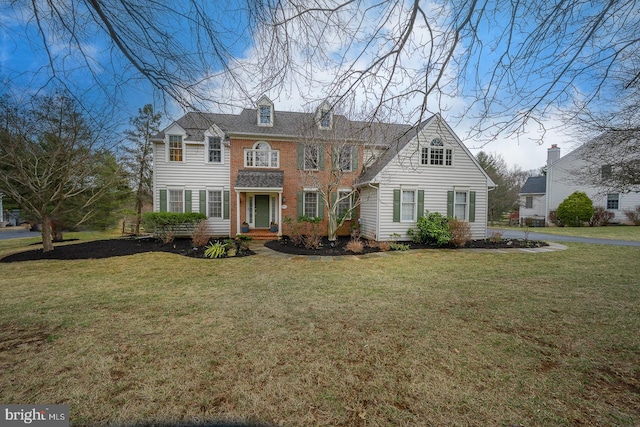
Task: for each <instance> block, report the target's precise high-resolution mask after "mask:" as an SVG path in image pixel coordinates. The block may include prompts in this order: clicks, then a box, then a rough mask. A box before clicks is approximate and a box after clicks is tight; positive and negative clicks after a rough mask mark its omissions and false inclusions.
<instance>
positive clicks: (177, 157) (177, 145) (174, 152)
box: [169, 135, 182, 162]
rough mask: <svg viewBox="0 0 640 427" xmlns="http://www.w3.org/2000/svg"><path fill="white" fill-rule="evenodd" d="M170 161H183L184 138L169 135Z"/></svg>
mask: <svg viewBox="0 0 640 427" xmlns="http://www.w3.org/2000/svg"><path fill="white" fill-rule="evenodd" d="M169 161H170V162H181V161H182V136H180V135H169Z"/></svg>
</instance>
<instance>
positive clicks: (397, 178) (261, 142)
mask: <svg viewBox="0 0 640 427" xmlns="http://www.w3.org/2000/svg"><path fill="white" fill-rule="evenodd" d="M152 142H153V144H154V175H153V177H154V178H153V192H154V211H170V212H202V213H204V214H206V215H207V222H208V224H209V228H210V230H211V232H212V234H214V235H219V236H230V235H231V236H233V235H236V234H238V233H241V231H242V228H243V225H246V226H248V228H249V230H250V233H258V232H260V233H262V234H263V235H267V236H269V232H268V229H269V228H270V225H271V224H272V223H276V224H278V225H279V226H278V232H277V235H281V234H282V232H283V230H282V224H283V222H284V221H285V219H287V218H292V219H296V218H299V217H300V216H307V217H316V218H320V220H321V221H322V226H326V224H327V207H326V206H325V203H324V202H325V201H327V200H329V199H331V200H332V203H331V204H330V205H331V206H335V208H336V209H337V210H338V211H339V213H340V215H345V216H346V217H347V219H346V221H345V224H344V225H343V226H342V228H341V229H340V230H339V234H348V233H349V228H350V227H352V226H355V225H356V224H357V223H358V219H360V226H361V229H362V230H363V231H365V233H364V235H365V237H368V238H372V239H379V240H388V239H389V238H390V234H391V233H394V232H398V233H399V234H400V235H401V236H402V238H403V239H407V238H408V236H407V230H408V228H410V227H411V226H414V225H415V221H416V220H417V218H418V216H419V215H420V214H421V213H422V212H423V208H425V209H429V210H432V211H439V212H442V213H443V214H446V213H449V214H451V215H452V216H454V215H455V216H457V217H458V218H461V219H465V220H468V221H470V222H471V223H472V231H473V236H474V238H484V237H485V231H486V219H487V217H486V206H487V191H488V188H489V187H490V186H492V185H493V183H492V182H491V180H490V179H489V178H488V176H487V175H486V174H485V173H484V172H483V171H482V168H480V166H479V165H478V164H477V162H476V161H475V158H474V157H473V156H472V155H471V154H470V153H469V151H468V150H467V148H466V147H465V146H464V145H463V144H462V142H461V141H460V140H459V138H458V137H457V136H456V135H455V133H454V132H453V131H452V130H451V129H450V128H449V126H448V125H447V124H446V123H445V122H444V120H442V119H441V118H440V117H439V116H433V117H432V118H430V119H429V120H426V121H425V122H423V123H421V124H420V125H419V126H417V127H412V126H409V125H404V124H389V123H375V124H370V123H364V122H358V121H352V120H349V119H347V118H346V117H345V116H343V115H340V114H334V112H333V111H332V108H331V106H330V105H329V104H327V103H322V104H321V105H320V106H319V107H318V108H317V109H316V111H315V112H311V113H299V112H290V111H279V110H276V109H275V108H274V104H273V102H272V101H271V100H270V99H269V98H268V97H266V96H263V97H262V98H260V100H259V101H258V102H257V105H256V108H254V109H244V110H242V111H241V112H240V113H239V114H214V113H195V112H192V113H187V114H186V115H185V116H183V117H181V118H180V119H178V120H176V121H175V122H174V123H172V124H170V125H169V126H168V127H167V128H166V129H164V130H163V131H162V132H160V133H158V134H157V135H156V136H154V137H153V138H152ZM425 150H426V151H425ZM336 179H337V181H336ZM332 180H333V181H332ZM374 189H375V191H374ZM396 190H397V191H399V193H397V195H398V197H399V198H400V197H401V198H402V203H400V199H398V200H397V202H398V208H399V209H400V210H399V211H398V212H399V215H400V217H399V218H400V219H399V220H397V218H396V217H395V216H394V212H395V211H394V208H393V206H395V205H394V199H393V197H394V195H396V192H395V191H396ZM410 191H413V199H412V201H410V200H409V198H410V197H411V196H410V194H409V192H410ZM358 192H359V194H360V195H361V196H360V200H361V206H358V205H359V204H358V198H357V194H358ZM354 193H355V195H356V197H353V194H354ZM363 196H365V197H363ZM409 210H411V214H410V213H409ZM358 211H360V215H358ZM396 220H397V221H396ZM324 229H325V230H326V227H325V228H324ZM271 237H275V234H274V235H271Z"/></svg>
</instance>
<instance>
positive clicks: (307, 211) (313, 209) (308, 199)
mask: <svg viewBox="0 0 640 427" xmlns="http://www.w3.org/2000/svg"><path fill="white" fill-rule="evenodd" d="M302 212H303V213H304V215H305V216H308V217H309V218H315V217H317V216H318V193H315V192H311V191H306V192H305V193H304V200H303V209H302Z"/></svg>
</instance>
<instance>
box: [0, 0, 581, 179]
mask: <svg viewBox="0 0 640 427" xmlns="http://www.w3.org/2000/svg"><path fill="white" fill-rule="evenodd" d="M36 3H37V4H39V5H41V6H42V7H44V3H42V2H36ZM71 3H73V4H80V3H81V2H80V1H77V0H75V1H72V2H71ZM196 3H198V2H196ZM183 4H184V3H183ZM199 4H201V5H205V6H206V7H207V8H208V9H209V10H208V12H209V13H210V16H211V17H213V19H214V22H215V26H214V28H215V30H216V31H218V33H217V34H218V36H219V37H221V41H222V43H223V44H224V45H225V46H226V48H227V50H228V54H229V57H230V60H231V64H232V65H233V66H234V70H236V72H237V76H238V78H239V79H241V80H242V81H244V82H246V86H244V89H245V90H246V93H239V92H238V91H237V90H230V86H229V85H228V81H227V80H225V79H224V78H223V77H222V76H219V77H216V78H211V79H210V80H209V82H208V83H207V84H206V85H203V86H201V88H202V89H201V90H206V91H208V92H210V95H211V97H212V98H214V99H216V100H218V101H220V103H219V104H216V103H214V104H212V105H210V106H208V107H205V108H207V109H209V110H210V111H233V110H234V109H233V108H232V106H236V108H235V111H237V110H238V108H237V107H241V106H246V107H251V105H250V101H249V100H247V97H249V98H252V99H254V100H256V99H257V98H258V97H259V96H260V95H261V94H262V93H261V92H260V91H259V88H258V87H257V86H255V87H252V83H253V82H254V80H256V79H255V78H253V77H252V76H255V74H253V75H252V73H259V72H260V71H259V70H260V68H259V67H260V65H261V61H264V57H262V56H261V55H262V54H263V53H264V52H263V51H262V49H263V47H260V45H259V44H258V43H257V42H255V41H254V39H252V38H251V36H252V34H250V32H249V31H247V29H246V27H247V18H246V14H245V11H244V10H243V9H242V7H241V5H242V3H241V2H236V1H234V0H231V1H227V2H207V1H204V2H202V3H199ZM496 4H499V3H496ZM425 7H427V8H428V7H430V6H429V5H428V4H425ZM496 7H497V6H496ZM76 12H79V13H78V14H77V17H78V18H77V19H76V23H77V25H78V30H77V31H78V34H80V35H81V38H80V40H79V43H78V44H77V45H75V46H72V47H70V46H69V43H68V40H55V39H54V38H53V37H51V38H50V39H49V45H50V46H51V48H50V49H49V51H48V52H47V51H46V50H45V49H44V48H43V44H42V40H41V37H40V35H39V34H38V33H37V31H36V26H35V21H34V20H33V18H32V16H30V15H29V13H28V10H27V9H23V10H21V9H17V7H16V6H15V5H14V6H13V7H12V6H10V5H9V4H8V3H7V2H5V3H3V6H1V9H0V24H1V25H0V30H2V33H0V81H1V85H2V91H7V92H10V93H12V94H14V95H16V94H19V95H20V96H25V95H26V96H28V95H29V94H33V93H37V92H38V91H39V90H40V91H42V89H41V88H42V87H43V86H44V85H45V83H46V82H47V81H48V80H49V79H50V78H51V74H50V71H49V69H48V68H47V67H46V64H47V63H48V61H49V56H48V55H51V56H52V57H54V58H55V59H56V61H57V63H58V65H59V66H60V67H61V69H63V70H64V72H65V75H64V76H63V78H62V79H61V80H62V81H63V82H64V83H65V84H66V85H67V86H68V87H70V88H71V89H72V90H74V91H76V92H78V93H81V92H82V93H84V94H85V96H89V97H92V96H93V97H94V98H95V100H96V102H98V101H100V102H102V101H104V95H105V93H106V94H110V95H113V99H110V100H109V102H108V104H109V105H111V106H114V107H116V110H117V111H118V112H119V113H120V120H122V122H123V125H127V121H128V117H130V116H133V115H135V114H136V112H137V110H138V108H141V107H142V106H143V105H144V104H146V103H152V104H154V105H155V106H156V109H157V110H162V109H164V110H165V111H166V113H168V116H167V118H172V119H175V118H177V117H178V116H180V115H181V114H182V112H183V110H182V109H181V108H180V107H179V106H177V105H176V104H175V103H172V102H169V103H164V102H163V99H166V97H163V94H162V93H160V92H159V91H158V90H156V89H154V88H153V87H152V85H151V84H150V83H149V82H148V81H146V80H145V79H144V78H141V77H140V75H139V73H137V72H136V70H135V69H133V67H131V65H130V64H129V63H128V62H127V61H126V60H125V59H124V58H123V57H122V55H121V54H120V53H119V52H117V51H115V52H114V51H112V50H110V48H109V46H110V45H109V43H108V41H107V39H106V36H105V33H104V32H103V31H101V30H99V29H97V27H96V26H95V25H93V24H92V21H91V19H90V18H89V15H87V14H86V10H85V9H83V8H82V6H79V7H78V8H77V10H76ZM507 12H508V11H505V12H504V13H503V14H507ZM497 16H498V17H497V18H496V19H497V20H498V21H499V20H500V19H501V18H500V14H498V15H497ZM393 17H394V16H392V17H391V18H393ZM498 21H496V22H489V21H482V22H481V26H480V27H479V28H480V31H481V32H483V33H484V35H483V37H485V36H486V37H488V35H492V37H498V38H499V37H501V36H503V34H502V28H501V27H500V22H498ZM363 22H367V23H368V21H366V20H365V21H363ZM436 22H437V21H436ZM530 24H531V23H530ZM163 25H164V27H163V29H165V30H166V31H168V32H169V33H171V34H172V37H173V39H172V42H173V43H177V44H178V45H179V46H183V47H185V48H186V50H189V49H190V48H193V47H196V46H197V40H196V38H195V35H194V34H193V33H192V32H190V31H188V29H187V25H186V23H185V22H180V21H177V20H165V21H164V22H163ZM385 25H387V27H386V28H384V30H385V31H389V32H392V31H395V30H397V28H394V26H393V19H390V20H389V23H386V24H385ZM436 31H437V28H436ZM414 33H415V34H414V35H413V39H412V40H413V41H414V42H415V45H416V49H415V50H414V51H413V52H412V53H413V54H411V53H409V54H408V55H406V56H405V57H403V58H401V60H402V61H403V63H404V65H405V66H407V67H408V68H412V67H415V68H416V69H418V68H419V67H420V66H421V65H422V64H421V63H420V60H423V52H422V51H421V50H420V49H422V47H421V46H422V45H421V43H422V42H424V40H426V39H427V38H428V37H429V33H428V32H427V31H426V29H425V28H416V29H415V30H414ZM256 34H258V33H256ZM330 36H333V37H336V40H337V39H338V38H339V34H333V35H330ZM294 37H295V34H294ZM486 40H491V37H488V38H486ZM552 41H553V40H550V42H549V44H548V46H546V47H545V48H544V49H545V50H543V51H547V52H549V54H550V55H549V57H548V58H547V60H548V61H549V63H548V64H535V63H533V62H532V63H531V64H526V65H527V67H529V68H526V67H525V68H523V69H522V73H520V74H519V75H516V76H515V77H516V78H517V79H519V80H518V82H519V83H524V82H525V81H527V82H528V86H540V87H543V88H544V87H545V85H546V84H548V81H546V80H545V78H546V77H547V76H545V73H546V71H547V69H548V68H547V67H551V66H553V65H554V64H553V62H554V58H555V57H554V55H555V54H558V52H557V49H558V46H555V47H554V46H553V43H552ZM324 42H325V43H326V45H328V46H329V56H330V59H333V60H335V59H341V58H342V57H343V56H344V55H345V54H346V55H347V56H350V55H353V52H355V51H354V50H353V49H358V48H359V47H360V46H361V45H358V44H357V43H353V44H352V45H351V49H352V50H349V49H348V48H345V46H344V44H340V43H335V47H334V46H331V43H332V42H333V40H332V39H330V38H328V39H326V40H324ZM378 47H379V46H378ZM331 48H334V49H335V50H333V51H332V50H331ZM375 48H376V46H373V48H372V49H371V52H365V55H363V57H362V58H361V60H362V61H366V60H368V59H371V57H372V56H371V55H373V54H374V53H375ZM464 48H469V45H468V44H467V45H462V49H464ZM205 49H206V46H205ZM491 49H492V46H491V45H490V44H487V45H485V46H483V49H482V50H476V51H475V52H472V54H471V55H470V56H469V60H470V61H471V63H473V64H475V68H474V67H471V68H469V69H468V70H467V74H468V75H467V81H468V82H469V83H470V85H471V86H472V84H471V83H473V82H474V79H477V78H478V76H483V77H482V78H485V77H486V75H487V73H488V72H489V71H490V70H491V67H492V65H493V63H494V61H495V60H496V59H495V58H492V50H491ZM192 50H193V49H192ZM554 50H556V52H554ZM80 51H82V52H83V53H84V55H79V52H80ZM356 51H357V50H356ZM458 53H460V52H458ZM297 55H300V52H298V53H297ZM85 58H90V59H89V61H88V62H84V61H85ZM294 58H299V59H300V61H301V63H302V62H303V61H305V59H304V58H303V57H302V56H294ZM194 59H195V60H200V61H201V62H204V63H205V64H204V65H206V66H207V67H208V72H209V73H211V74H216V73H217V72H219V71H220V66H219V64H218V63H217V62H216V61H215V60H213V58H211V60H210V62H209V61H208V59H207V58H206V57H204V58H194ZM316 59H318V58H316ZM171 66H172V64H171V63H170V62H169V63H167V67H171ZM203 68H204V67H203ZM303 68H304V67H303ZM475 70H477V73H475V72H474V71H475ZM306 71H307V72H308V73H309V74H312V75H313V77H315V78H320V80H324V82H325V83H327V84H335V82H332V80H331V77H332V76H333V75H336V73H339V72H340V71H341V70H340V69H339V68H337V67H336V65H335V64H327V65H326V68H325V67H324V64H322V63H321V61H315V62H314V61H313V60H312V61H311V62H309V65H307V68H306ZM529 71H530V73H529ZM452 72H455V71H450V73H452ZM586 72H588V71H586ZM198 77H199V76H197V75H188V76H186V77H185V78H192V79H196V78H198ZM201 77H204V76H201ZM448 77H451V79H452V80H454V77H455V76H454V75H451V76H448ZM583 77H587V78H583V80H582V83H581V84H582V85H583V86H580V84H577V85H576V91H578V92H579V91H581V90H587V91H588V90H589V88H588V87H584V84H585V83H584V82H586V84H587V85H588V82H589V79H588V76H586V75H585V76H583ZM407 80H408V81H404V80H403V79H400V78H398V79H395V80H394V81H395V83H396V87H395V90H398V91H401V90H402V88H403V85H409V84H411V83H410V80H411V79H407ZM301 82H302V84H301ZM282 83H283V84H282V85H281V86H278V87H275V88H272V90H270V91H268V92H267V93H266V94H267V95H268V96H269V97H270V98H271V99H272V100H273V101H274V102H275V105H276V109H282V110H298V111H300V110H305V109H308V108H309V107H310V105H309V99H310V98H311V99H322V98H323V96H325V93H326V92H325V90H326V89H325V88H323V87H322V86H320V85H318V84H311V83H308V82H307V83H304V80H300V81H293V80H291V79H288V78H285V79H284V81H283V82H282ZM205 87H206V89H204V88H205ZM485 87H487V86H485ZM449 89H451V86H449ZM460 89H465V88H454V89H453V90H451V92H455V91H459V90H460ZM498 89H501V88H498ZM45 90H46V89H45ZM489 93H494V92H491V91H490V92H489ZM495 94H496V96H498V97H500V96H504V98H502V99H499V101H500V102H499V103H497V104H496V106H500V105H510V104H513V103H514V102H515V97H514V94H513V93H512V94H509V93H507V94H506V95H505V94H501V93H500V91H497V92H495ZM463 95H464V94H460V96H446V95H441V96H437V97H434V99H432V100H431V101H430V103H431V105H432V106H433V105H434V103H438V105H439V106H443V107H445V110H444V111H443V116H444V117H445V118H446V119H447V120H448V121H449V122H450V124H451V125H452V126H453V128H454V130H455V131H456V132H457V133H458V135H459V136H460V137H461V138H462V139H463V141H465V143H466V144H467V146H468V147H469V148H470V149H471V150H472V152H474V153H476V152H477V151H479V150H480V149H482V150H484V151H486V152H489V153H497V154H500V155H502V156H503V157H504V158H505V160H506V161H507V163H508V164H509V165H510V166H515V165H518V166H519V167H521V168H522V169H525V170H526V169H534V168H539V167H541V166H543V165H544V164H545V161H546V150H547V148H548V147H550V146H551V145H552V144H558V145H559V146H560V147H561V148H562V150H563V154H566V153H567V152H569V151H570V150H571V149H573V148H575V146H576V144H577V143H578V142H579V141H575V140H574V139H572V138H571V137H570V136H569V135H567V134H566V133H565V132H564V126H563V124H562V122H561V121H560V115H559V114H556V113H555V112H554V110H553V109H550V110H548V111H547V112H546V114H545V115H541V116H540V117H538V120H539V121H538V122H536V121H535V120H531V121H529V122H528V123H527V124H525V125H523V128H522V130H523V132H522V134H521V135H520V137H519V138H515V137H508V136H506V135H503V136H501V137H499V138H497V139H496V140H494V141H492V142H490V143H488V144H487V145H484V143H485V142H486V139H484V140H473V139H468V138H466V135H467V132H468V131H469V130H470V129H471V126H472V124H473V123H471V121H470V120H466V119H465V118H462V119H460V118H459V116H461V115H463V114H464V112H465V111H466V110H465V109H466V108H468V107H469V106H470V105H471V101H470V100H469V98H467V97H465V96H463ZM467 95H468V94H467ZM354 100H355V102H356V103H362V104H365V103H366V102H367V99H366V95H364V94H358V93H356V94H355V95H354ZM420 101H421V100H420V99H412V98H407V99H406V100H405V102H404V104H403V108H406V111H407V112H409V111H412V109H414V108H416V105H417V103H419V102H420ZM103 105H104V104H103ZM514 105H515V106H514ZM101 108H104V107H101ZM511 108H512V110H513V108H516V109H517V103H516V104H513V105H511ZM472 112H473V110H472ZM558 113H559V112H558ZM407 115H410V114H409V113H407ZM499 119H500V118H499V117H498V118H494V119H492V120H495V121H498V120H499ZM542 127H544V128H546V132H543V130H542ZM541 141H542V144H541V143H540V142H541Z"/></svg>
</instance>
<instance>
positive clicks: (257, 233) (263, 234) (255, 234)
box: [242, 230, 278, 240]
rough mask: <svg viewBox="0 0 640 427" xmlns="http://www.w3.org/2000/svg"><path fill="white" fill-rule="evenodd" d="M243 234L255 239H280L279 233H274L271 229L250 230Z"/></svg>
mask: <svg viewBox="0 0 640 427" xmlns="http://www.w3.org/2000/svg"><path fill="white" fill-rule="evenodd" d="M242 234H243V235H245V236H248V237H251V238H252V239H253V240H278V233H272V232H271V231H269V230H249V232H248V233H242Z"/></svg>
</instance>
